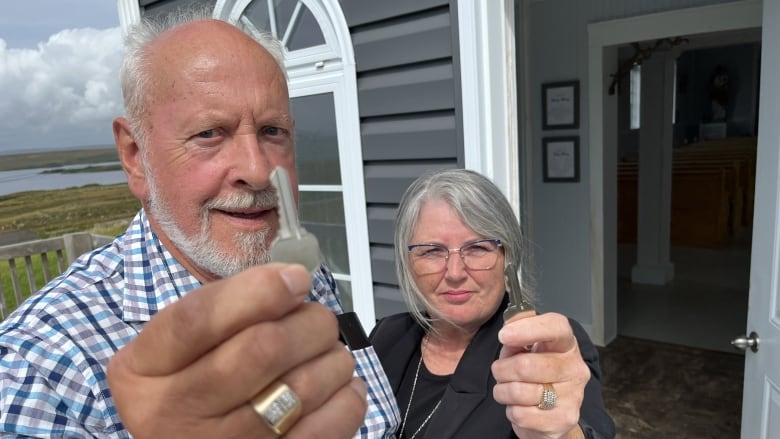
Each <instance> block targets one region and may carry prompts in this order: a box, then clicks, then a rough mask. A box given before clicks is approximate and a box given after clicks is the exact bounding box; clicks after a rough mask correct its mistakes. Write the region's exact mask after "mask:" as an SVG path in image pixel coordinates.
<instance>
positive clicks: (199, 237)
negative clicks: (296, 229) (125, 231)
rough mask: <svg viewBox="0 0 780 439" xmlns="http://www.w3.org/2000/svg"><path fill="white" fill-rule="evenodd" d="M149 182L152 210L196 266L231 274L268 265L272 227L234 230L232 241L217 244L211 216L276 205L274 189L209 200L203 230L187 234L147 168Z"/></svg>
mask: <svg viewBox="0 0 780 439" xmlns="http://www.w3.org/2000/svg"><path fill="white" fill-rule="evenodd" d="M147 183H148V185H149V190H150V193H151V195H150V199H149V201H150V202H149V213H150V215H152V216H153V217H154V218H155V219H156V220H157V223H158V224H159V225H160V228H161V229H162V231H163V232H164V233H165V234H166V235H167V236H168V238H169V239H170V240H171V242H173V244H174V245H175V246H176V247H177V248H178V249H179V250H180V251H181V252H182V253H183V254H184V255H185V256H186V257H187V258H189V259H190V260H191V261H192V262H193V263H194V264H195V265H197V266H198V267H200V268H202V269H204V270H206V271H208V272H209V273H211V274H213V275H216V276H219V277H223V278H224V277H229V276H232V275H234V274H237V273H239V272H241V271H243V270H246V269H247V268H249V267H253V266H255V265H261V264H266V263H268V262H269V261H270V259H271V256H270V252H269V249H268V247H267V246H266V239H268V237H269V234H271V233H272V230H271V229H270V227H267V228H264V229H261V230H258V231H256V232H249V233H246V232H238V231H237V232H235V234H234V235H233V242H232V243H228V242H223V243H217V242H215V241H214V240H213V239H212V238H211V237H210V236H209V232H210V222H211V221H210V217H209V212H210V210H212V209H221V210H238V209H249V208H252V207H261V208H268V207H276V202H277V197H276V192H275V191H274V190H273V189H270V188H269V189H266V190H263V191H260V192H236V193H233V194H231V195H230V196H229V197H227V198H225V199H219V200H217V199H212V200H208V201H207V202H206V204H205V205H204V206H203V207H202V208H201V212H200V232H199V233H197V234H196V235H195V236H187V234H186V233H184V231H183V230H182V229H181V228H180V227H179V225H178V224H177V223H176V221H175V220H174V216H173V213H172V212H171V210H170V208H169V206H168V203H166V202H165V200H164V199H163V197H162V195H161V194H160V192H159V191H158V190H157V186H156V184H155V182H154V179H153V178H152V176H151V172H149V169H148V168H147ZM220 244H222V246H229V245H231V244H232V246H233V247H234V248H235V249H236V252H235V254H230V253H229V252H227V251H226V250H224V249H223V248H221V246H220Z"/></svg>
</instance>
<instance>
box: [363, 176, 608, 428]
mask: <svg viewBox="0 0 780 439" xmlns="http://www.w3.org/2000/svg"><path fill="white" fill-rule="evenodd" d="M396 220H397V224H396V233H395V250H396V263H397V265H396V266H397V273H398V279H399V283H400V286H401V289H402V291H403V293H404V299H405V300H406V302H407V305H408V306H409V309H410V312H409V313H404V314H397V315H394V316H390V317H387V318H385V319H382V320H381V321H379V322H378V324H377V326H376V327H375V328H374V330H373V332H372V334H371V341H372V343H373V344H374V347H375V349H376V352H377V354H378V355H379V358H380V360H381V361H382V365H383V366H384V369H385V372H386V373H387V375H388V377H389V379H390V383H391V385H392V387H393V391H394V393H395V395H396V399H397V401H398V406H399V409H400V411H401V428H400V430H399V431H398V437H399V438H400V439H411V438H437V439H439V438H453V437H458V438H469V439H472V438H486V439H487V438H491V439H492V438H516V437H520V438H562V437H564V438H577V437H580V438H581V437H586V438H611V437H614V434H615V432H614V424H613V422H612V420H611V419H610V417H609V415H608V414H607V413H606V411H605V409H604V403H603V400H602V397H601V384H600V381H599V380H600V376H601V371H600V369H599V365H598V352H597V350H596V348H595V347H594V346H593V344H592V343H591V342H590V340H589V338H588V336H587V334H586V333H585V331H584V330H583V329H582V327H581V326H580V325H579V324H578V323H576V322H574V321H572V320H569V319H567V318H565V317H564V316H561V315H560V314H555V313H546V314H542V315H535V313H534V312H531V313H530V314H531V316H530V317H526V318H518V319H512V320H510V321H509V322H508V323H506V325H504V321H503V317H502V314H503V311H504V310H505V309H506V307H507V304H508V299H507V294H506V292H507V285H523V286H522V287H521V288H520V289H521V293H522V298H523V301H524V302H526V303H527V304H530V303H533V297H532V295H531V292H530V288H529V287H528V285H529V283H530V282H529V276H528V273H527V272H525V271H523V267H525V266H526V265H525V250H526V245H524V243H523V239H522V233H521V229H520V226H519V224H518V221H517V219H516V218H515V215H514V212H513V211H512V208H511V206H510V205H509V203H508V202H507V200H506V198H504V196H503V195H502V193H501V191H500V190H499V189H498V188H497V187H496V186H495V185H494V184H493V183H492V182H490V180H488V179H487V178H485V177H483V176H481V175H479V174H477V173H475V172H472V171H468V170H446V171H440V172H436V173H431V174H427V175H424V176H422V177H420V178H419V179H417V180H416V181H415V182H414V183H412V185H411V186H410V187H409V188H408V189H407V191H406V193H405V194H404V196H403V198H402V200H401V204H400V206H399V209H398V215H397V218H396ZM513 267H519V269H515V268H513ZM518 278H519V281H516V279H518ZM516 288H517V287H516ZM420 308H421V309H420Z"/></svg>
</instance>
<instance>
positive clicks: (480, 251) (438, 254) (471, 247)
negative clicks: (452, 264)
mask: <svg viewBox="0 0 780 439" xmlns="http://www.w3.org/2000/svg"><path fill="white" fill-rule="evenodd" d="M499 247H500V244H499V241H498V240H494V239H486V240H479V241H474V242H470V243H467V244H464V245H463V246H462V247H460V248H455V249H448V248H447V247H445V246H443V245H439V244H413V245H410V246H409V252H410V254H411V259H412V268H413V269H414V271H415V273H417V274H431V273H439V272H442V271H444V270H445V269H446V267H447V260H448V259H449V257H450V256H451V255H452V253H454V252H457V253H459V254H460V258H461V260H462V261H463V264H464V265H465V266H466V268H468V269H471V270H489V269H491V268H493V267H494V266H495V264H496V260H498V248H499Z"/></svg>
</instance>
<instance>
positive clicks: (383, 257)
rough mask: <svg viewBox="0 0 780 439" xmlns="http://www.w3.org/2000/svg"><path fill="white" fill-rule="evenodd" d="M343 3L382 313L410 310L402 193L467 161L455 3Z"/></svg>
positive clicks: (372, 0)
mask: <svg viewBox="0 0 780 439" xmlns="http://www.w3.org/2000/svg"><path fill="white" fill-rule="evenodd" d="M341 3H342V9H343V11H344V15H345V16H346V19H347V25H348V26H349V29H350V34H351V35H352V42H353V46H354V50H355V63H356V70H357V83H358V101H359V105H360V127H361V128H360V129H361V140H362V145H363V161H364V177H365V190H366V203H367V209H368V232H369V241H370V246H371V266H372V276H373V279H374V296H375V304H376V315H377V318H380V317H383V316H386V315H389V314H392V313H396V312H402V311H405V310H406V306H405V305H404V303H403V302H402V299H401V295H400V293H399V290H398V283H397V280H396V276H395V263H394V256H393V242H392V241H393V230H394V219H395V213H396V208H397V206H398V201H399V200H400V198H401V195H402V194H403V192H404V190H405V189H406V188H407V187H408V186H409V184H410V183H411V182H412V181H413V180H414V179H415V178H416V177H418V176H419V175H420V174H422V173H424V172H425V171H427V170H430V169H440V168H456V167H463V147H462V136H461V135H460V134H459V133H460V128H459V126H458V122H457V121H458V120H459V119H460V118H459V111H460V110H459V108H458V105H459V99H457V98H456V96H459V94H458V93H457V92H456V90H459V83H458V73H457V72H458V67H457V50H454V49H453V48H454V47H457V44H454V43H453V41H454V40H455V38H456V36H455V32H456V29H457V19H456V18H455V17H456V16H455V10H454V3H455V2H454V1H453V2H450V1H447V0H396V1H392V2H389V1H384V0H370V1H369V0H343V1H342V2H341ZM451 3H452V4H451Z"/></svg>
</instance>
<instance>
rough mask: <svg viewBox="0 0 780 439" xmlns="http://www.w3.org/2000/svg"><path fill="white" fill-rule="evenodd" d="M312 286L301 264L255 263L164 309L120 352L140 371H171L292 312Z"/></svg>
mask: <svg viewBox="0 0 780 439" xmlns="http://www.w3.org/2000/svg"><path fill="white" fill-rule="evenodd" d="M310 288H311V276H310V275H309V273H308V272H306V270H305V269H304V268H303V267H301V266H298V265H281V264H268V265H264V266H260V267H254V268H252V269H249V270H247V271H245V272H243V273H240V274H238V275H236V276H233V277H231V278H228V279H223V280H220V281H217V282H212V283H209V284H207V285H204V286H203V287H201V288H199V289H197V290H194V291H192V292H190V293H189V294H187V295H186V296H184V297H183V298H182V299H180V300H179V301H178V302H176V303H174V304H172V305H170V306H168V307H167V308H165V309H163V310H162V311H160V312H159V313H157V315H155V316H154V317H153V318H152V319H151V320H150V321H149V323H147V324H146V326H145V327H144V329H143V331H141V333H140V334H139V335H138V337H136V339H135V340H133V341H132V342H131V343H129V344H128V345H127V346H126V347H125V349H122V350H120V351H119V352H118V353H117V356H120V358H121V359H122V361H126V362H127V367H129V368H130V369H131V370H132V371H133V373H136V374H138V375H143V376H160V375H169V374H171V373H174V372H176V371H178V370H180V369H183V368H184V367H185V366H187V365H188V364H190V363H192V362H193V361H195V360H196V359H197V358H199V357H201V356H202V355H204V354H205V353H206V352H208V351H210V350H211V349H213V348H214V347H215V346H217V345H218V344H220V343H222V342H223V341H224V340H226V339H227V338H229V337H231V336H233V335H234V334H236V333H237V332H239V331H240V330H242V329H244V328H246V327H248V326H251V325H253V324H255V323H258V322H262V321H267V320H276V319H278V318H279V317H281V316H283V315H284V314H286V313H288V312H289V311H290V310H292V309H293V308H295V307H296V306H298V305H300V303H302V302H303V298H304V297H305V296H306V294H307V293H308V292H309V291H310Z"/></svg>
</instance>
